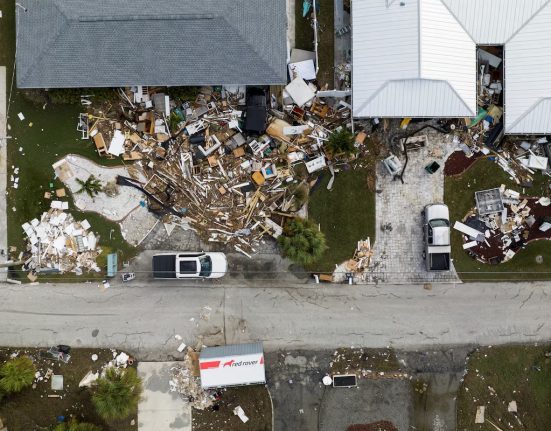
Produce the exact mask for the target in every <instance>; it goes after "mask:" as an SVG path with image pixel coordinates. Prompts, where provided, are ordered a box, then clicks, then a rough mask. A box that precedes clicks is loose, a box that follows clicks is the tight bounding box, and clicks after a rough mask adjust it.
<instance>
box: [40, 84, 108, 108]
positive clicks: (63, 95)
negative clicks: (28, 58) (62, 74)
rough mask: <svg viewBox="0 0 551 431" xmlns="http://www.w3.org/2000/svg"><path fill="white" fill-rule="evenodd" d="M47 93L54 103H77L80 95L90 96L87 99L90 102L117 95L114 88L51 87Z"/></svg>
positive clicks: (104, 99)
mask: <svg viewBox="0 0 551 431" xmlns="http://www.w3.org/2000/svg"><path fill="white" fill-rule="evenodd" d="M47 95H48V99H49V101H50V103H52V104H54V105H61V104H79V103H80V98H81V96H90V97H88V99H89V100H90V101H91V102H92V103H99V102H105V101H107V100H116V98H117V97H118V95H117V92H116V89H114V88H51V89H50V90H48V91H47Z"/></svg>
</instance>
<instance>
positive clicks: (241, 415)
mask: <svg viewBox="0 0 551 431" xmlns="http://www.w3.org/2000/svg"><path fill="white" fill-rule="evenodd" d="M233 414H234V415H236V416H238V417H239V419H241V422H243V423H244V424H246V423H247V422H249V418H248V417H247V416H246V415H245V412H244V411H243V409H242V408H241V406H237V407H236V408H234V409H233Z"/></svg>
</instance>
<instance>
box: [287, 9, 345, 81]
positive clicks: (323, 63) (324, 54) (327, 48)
mask: <svg viewBox="0 0 551 431" xmlns="http://www.w3.org/2000/svg"><path fill="white" fill-rule="evenodd" d="M319 4H320V13H319V14H318V16H317V18H318V21H319V28H320V31H319V32H318V37H319V41H318V58H319V72H318V81H319V83H320V84H321V85H324V84H326V83H327V84H329V88H333V87H334V73H335V59H334V58H335V55H334V50H335V38H334V35H335V30H334V27H335V24H334V18H335V5H334V1H333V0H319ZM295 48H298V49H305V50H308V51H313V50H314V30H313V29H312V27H311V25H310V20H309V19H308V17H306V18H303V17H302V1H299V0H297V1H296V3H295Z"/></svg>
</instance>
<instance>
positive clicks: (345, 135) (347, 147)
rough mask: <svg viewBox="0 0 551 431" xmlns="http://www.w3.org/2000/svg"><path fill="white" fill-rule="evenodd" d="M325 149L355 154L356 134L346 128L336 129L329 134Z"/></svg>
mask: <svg viewBox="0 0 551 431" xmlns="http://www.w3.org/2000/svg"><path fill="white" fill-rule="evenodd" d="M325 149H326V150H327V151H328V152H329V153H330V154H347V155H348V154H354V153H356V148H355V147H354V135H352V133H351V132H350V131H349V130H348V129H346V128H342V129H340V130H336V131H335V132H333V133H332V134H331V135H330V136H329V139H328V141H327V142H326V143H325Z"/></svg>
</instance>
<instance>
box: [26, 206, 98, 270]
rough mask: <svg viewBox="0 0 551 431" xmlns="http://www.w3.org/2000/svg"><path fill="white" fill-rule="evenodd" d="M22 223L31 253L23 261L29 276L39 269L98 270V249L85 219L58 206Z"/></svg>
mask: <svg viewBox="0 0 551 431" xmlns="http://www.w3.org/2000/svg"><path fill="white" fill-rule="evenodd" d="M21 227H22V228H23V231H24V232H25V235H26V237H27V251H28V252H30V254H31V256H30V257H29V258H28V259H27V260H26V261H25V263H24V265H23V268H24V269H25V270H26V271H30V274H29V278H31V277H33V276H34V274H35V273H39V272H56V273H65V272H74V273H75V274H77V275H81V274H82V273H83V271H84V270H86V271H87V272H90V271H95V272H100V268H99V267H98V265H97V263H96V258H97V257H98V255H99V254H100V253H101V249H99V248H98V245H97V237H96V235H95V234H94V232H92V231H91V230H90V228H91V226H90V223H88V221H87V220H82V221H76V220H75V219H74V218H73V216H72V215H71V214H69V213H66V212H64V211H63V210H61V209H50V210H49V211H48V212H44V213H43V214H42V216H41V217H40V220H39V219H36V218H35V219H33V220H31V221H30V222H28V223H24V224H23V225H22V226H21ZM21 256H22V255H21ZM34 277H35V276H34ZM33 281H34V280H33Z"/></svg>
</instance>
